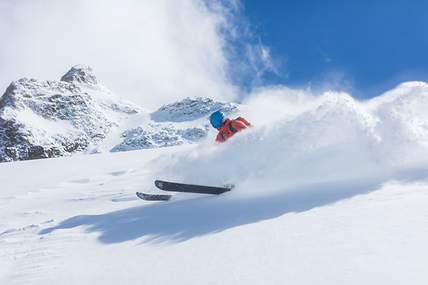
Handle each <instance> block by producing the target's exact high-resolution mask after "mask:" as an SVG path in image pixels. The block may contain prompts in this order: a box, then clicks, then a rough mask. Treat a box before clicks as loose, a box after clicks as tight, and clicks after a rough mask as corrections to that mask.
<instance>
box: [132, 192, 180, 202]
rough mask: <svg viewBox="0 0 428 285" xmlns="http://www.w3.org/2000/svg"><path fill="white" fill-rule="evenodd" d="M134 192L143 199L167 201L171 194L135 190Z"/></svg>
mask: <svg viewBox="0 0 428 285" xmlns="http://www.w3.org/2000/svg"><path fill="white" fill-rule="evenodd" d="M135 194H136V195H137V197H138V198H140V199H143V200H145V201H168V200H170V199H171V198H172V195H168V194H148V193H143V192H136V193H135Z"/></svg>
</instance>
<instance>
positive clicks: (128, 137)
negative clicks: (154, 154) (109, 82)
mask: <svg viewBox="0 0 428 285" xmlns="http://www.w3.org/2000/svg"><path fill="white" fill-rule="evenodd" d="M207 133H208V126H205V127H203V126H199V127H198V126H196V127H188V128H179V127H177V126H174V125H173V124H149V125H148V126H147V127H137V128H133V129H130V130H127V131H125V132H124V133H123V134H122V137H123V141H122V143H120V144H119V145H117V146H115V147H114V148H113V149H112V151H113V152H117V151H129V150H138V149H147V148H157V147H167V146H174V145H181V144H184V143H193V142H197V141H200V140H201V139H203V138H205V137H206V136H207Z"/></svg>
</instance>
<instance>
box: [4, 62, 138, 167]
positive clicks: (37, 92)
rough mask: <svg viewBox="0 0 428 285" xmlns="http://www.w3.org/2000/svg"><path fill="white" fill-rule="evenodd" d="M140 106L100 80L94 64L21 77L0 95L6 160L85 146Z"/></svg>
mask: <svg viewBox="0 0 428 285" xmlns="http://www.w3.org/2000/svg"><path fill="white" fill-rule="evenodd" d="M137 110H138V108H137V107H135V106H133V105H131V104H128V103H124V102H120V101H119V100H117V99H116V98H115V97H114V96H113V95H112V94H111V93H110V92H109V91H108V90H107V89H106V88H105V87H103V86H101V85H99V84H98V82H97V79H96V77H95V75H94V74H93V72H92V69H91V68H89V67H81V66H75V67H73V68H72V69H71V70H70V71H69V72H68V73H67V74H66V75H64V76H63V77H62V80H61V81H39V80H35V79H27V78H23V79H20V80H18V81H15V82H12V83H11V85H10V86H9V87H8V88H7V90H6V92H5V93H4V95H3V96H2V97H0V161H13V160H26V159H37V158H48V157H58V156H64V155H68V154H71V153H74V152H78V151H83V150H85V149H86V148H87V147H88V145H90V144H93V143H97V142H99V141H101V140H102V139H103V138H105V137H106V135H107V134H108V133H109V132H110V131H111V130H112V128H113V127H115V126H117V125H118V120H119V118H120V117H121V116H125V115H130V114H134V113H136V112H137Z"/></svg>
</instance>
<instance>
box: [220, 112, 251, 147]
mask: <svg viewBox="0 0 428 285" xmlns="http://www.w3.org/2000/svg"><path fill="white" fill-rule="evenodd" d="M250 126H251V124H250V123H249V122H248V121H247V120H245V119H244V118H242V117H238V118H236V119H235V120H230V119H226V120H225V121H224V122H223V125H222V126H221V127H220V129H219V130H218V134H217V137H216V139H215V140H216V142H219V143H221V142H225V141H227V140H228V139H229V138H231V137H232V136H233V135H234V134H236V133H237V132H240V131H242V130H244V129H246V128H248V127H250Z"/></svg>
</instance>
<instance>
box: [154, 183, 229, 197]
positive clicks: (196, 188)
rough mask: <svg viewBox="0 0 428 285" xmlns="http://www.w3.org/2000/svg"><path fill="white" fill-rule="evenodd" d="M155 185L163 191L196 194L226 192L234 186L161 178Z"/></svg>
mask: <svg viewBox="0 0 428 285" xmlns="http://www.w3.org/2000/svg"><path fill="white" fill-rule="evenodd" d="M155 186H156V187H157V188H159V189H161V190H163V191H171V192H184V193H197V194H213V195H220V194H223V193H224V192H228V191H230V190H232V189H233V187H234V185H227V186H223V187H215V186H204V185H195V184H184V183H176V182H168V181H163V180H156V181H155Z"/></svg>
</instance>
